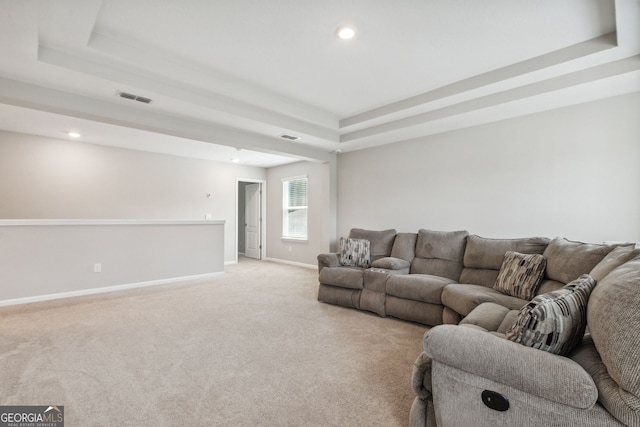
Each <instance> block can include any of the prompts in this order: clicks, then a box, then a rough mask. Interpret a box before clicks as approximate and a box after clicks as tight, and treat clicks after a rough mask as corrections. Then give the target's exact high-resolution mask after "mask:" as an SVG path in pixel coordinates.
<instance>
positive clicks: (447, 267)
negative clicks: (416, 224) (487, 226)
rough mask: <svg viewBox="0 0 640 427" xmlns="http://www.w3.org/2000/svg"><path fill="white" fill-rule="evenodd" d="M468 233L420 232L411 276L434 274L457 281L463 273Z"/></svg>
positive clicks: (462, 231)
mask: <svg viewBox="0 0 640 427" xmlns="http://www.w3.org/2000/svg"><path fill="white" fill-rule="evenodd" d="M468 235H469V233H468V232H467V231H464V230H461V231H431V230H425V229H421V230H419V231H418V239H417V241H416V252H415V254H416V256H415V258H414V259H413V261H412V262H411V274H432V275H434V276H442V277H446V278H448V279H451V280H455V281H457V280H458V279H459V278H460V272H461V271H462V258H463V256H464V248H465V245H466V240H467V236H468Z"/></svg>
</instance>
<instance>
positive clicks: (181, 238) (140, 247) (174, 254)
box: [0, 219, 225, 306]
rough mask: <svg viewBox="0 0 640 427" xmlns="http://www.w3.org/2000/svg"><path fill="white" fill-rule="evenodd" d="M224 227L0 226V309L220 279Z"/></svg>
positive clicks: (151, 223) (156, 223)
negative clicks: (156, 285) (216, 276)
mask: <svg viewBox="0 0 640 427" xmlns="http://www.w3.org/2000/svg"><path fill="white" fill-rule="evenodd" d="M224 225H225V221H224V220H196V221H193V220H134V219H122V220H120V219H118V220H93V219H91V220H89V219H51V220H44V219H11V220H0V264H2V268H1V269H0V285H1V286H0V306H3V305H14V304H21V303H27V302H34V301H43V300H49V299H57V298H64V297H69V296H77V295H84V294H93V293H98V292H108V291H111V290H120V289H125V288H132V287H140V286H149V285H153V284H162V283H169V282H174V281H179V280H189V279H198V278H204V277H208V276H210V275H215V274H220V273H223V272H224Z"/></svg>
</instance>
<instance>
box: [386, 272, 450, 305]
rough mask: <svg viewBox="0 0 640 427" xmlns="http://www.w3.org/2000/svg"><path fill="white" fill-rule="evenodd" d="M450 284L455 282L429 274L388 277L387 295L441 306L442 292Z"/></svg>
mask: <svg viewBox="0 0 640 427" xmlns="http://www.w3.org/2000/svg"><path fill="white" fill-rule="evenodd" d="M451 283H456V281H455V280H452V279H447V278H446V277H440V276H431V275H429V274H407V275H398V276H390V277H389V279H388V280H387V294H388V295H393V296H395V297H398V298H404V299H408V300H413V301H422V302H428V303H431V304H442V299H441V295H442V290H443V289H444V287H445V286H447V285H449V284H451Z"/></svg>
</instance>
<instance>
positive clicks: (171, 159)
mask: <svg viewBox="0 0 640 427" xmlns="http://www.w3.org/2000/svg"><path fill="white" fill-rule="evenodd" d="M238 177H242V178H254V179H266V170H265V169H264V168H258V167H252V166H242V165H234V164H227V163H219V162H213V161H207V160H196V159H189V158H183V157H176V156H169V155H164V154H155V153H148V152H141V151H134V150H126V149H121V148H115V147H106V146H99V145H93V144H87V143H82V142H76V141H65V140H59V139H53V138H45V137H39V136H31V135H24V134H18V133H12V132H3V131H0V219H188V220H203V219H205V214H206V213H211V214H212V219H214V220H224V221H225V229H224V236H225V243H224V245H225V246H224V248H225V250H224V260H225V261H226V262H232V261H235V259H236V253H235V251H236V221H237V218H236V197H237V194H236V178H238ZM208 193H209V194H211V198H207V196H206V195H207V194H208Z"/></svg>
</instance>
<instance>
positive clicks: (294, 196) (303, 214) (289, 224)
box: [282, 176, 308, 240]
mask: <svg viewBox="0 0 640 427" xmlns="http://www.w3.org/2000/svg"><path fill="white" fill-rule="evenodd" d="M307 182H308V178H307V177H306V176H297V177H294V178H286V179H283V180H282V237H283V238H285V239H297V240H306V239H307Z"/></svg>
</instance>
